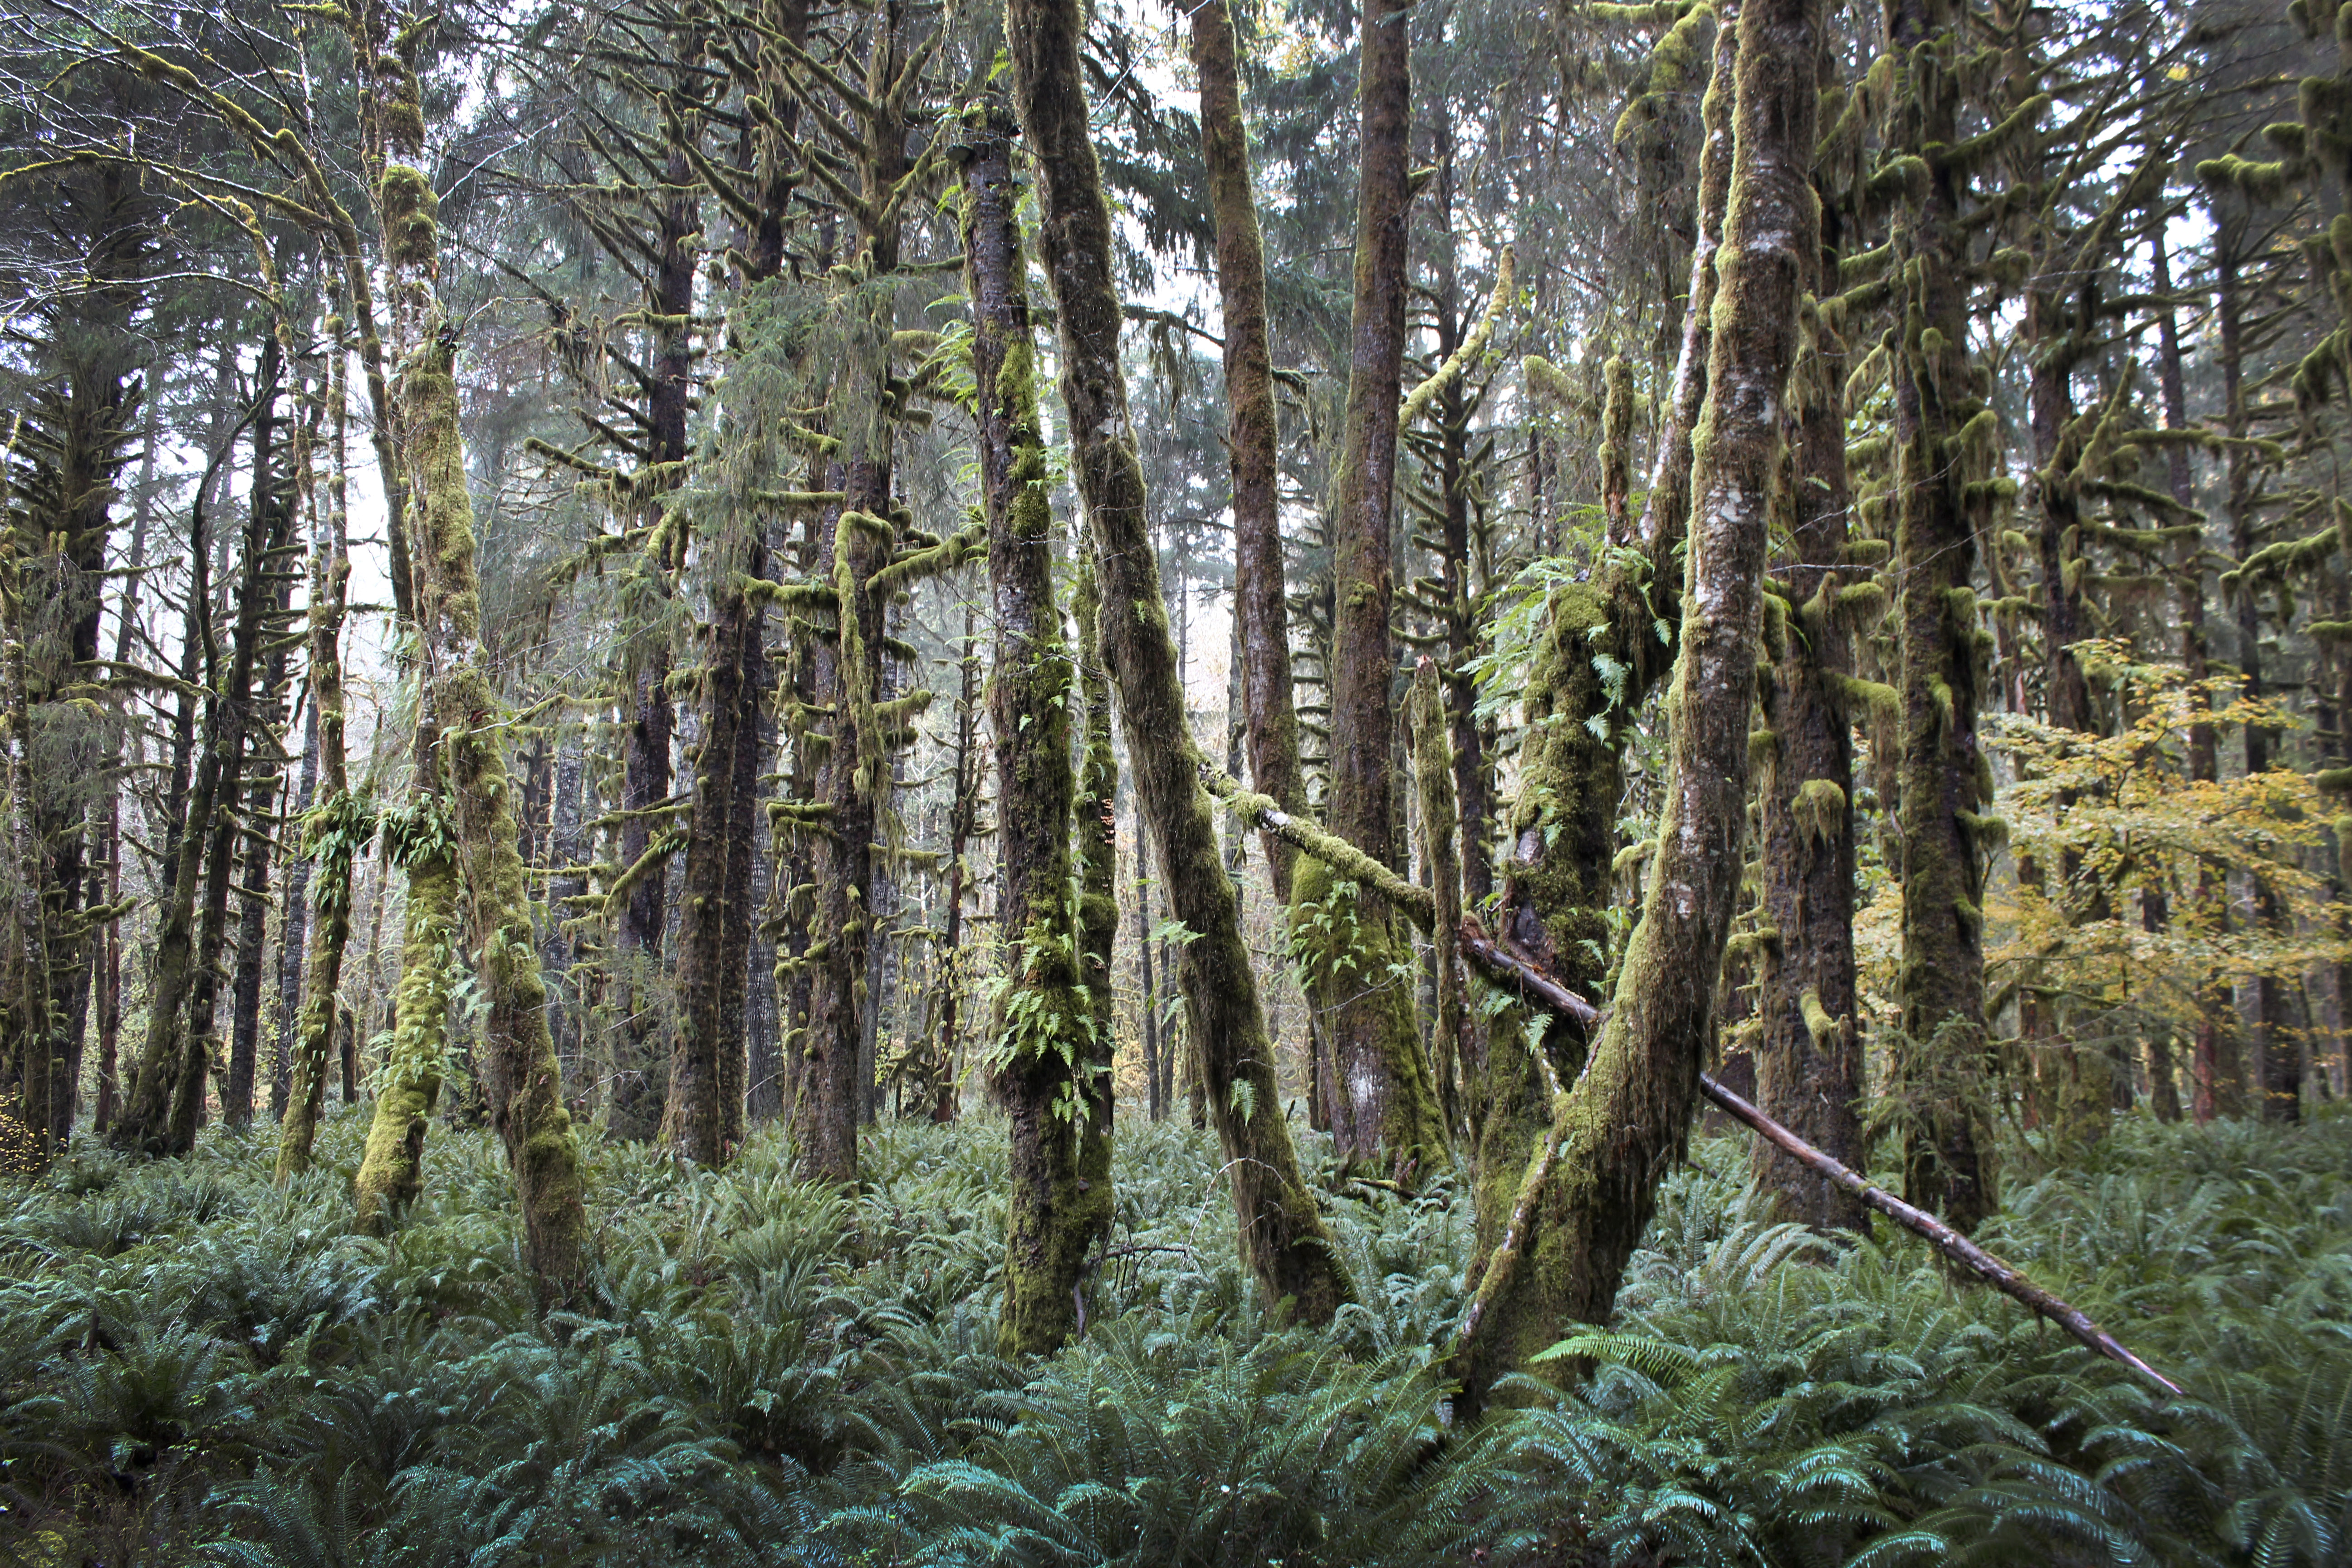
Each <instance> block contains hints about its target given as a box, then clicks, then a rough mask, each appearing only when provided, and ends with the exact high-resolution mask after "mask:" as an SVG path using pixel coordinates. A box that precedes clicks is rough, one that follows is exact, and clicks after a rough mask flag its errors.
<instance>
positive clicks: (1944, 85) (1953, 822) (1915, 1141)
mask: <svg viewBox="0 0 2352 1568" xmlns="http://www.w3.org/2000/svg"><path fill="white" fill-rule="evenodd" d="M1887 29H1888V44H1889V46H1890V47H1892V48H1893V49H1894V50H1895V54H1896V55H1897V57H1898V58H1913V57H1915V56H1916V58H1919V59H1920V60H1921V61H1922V64H1921V65H1920V66H1918V67H1917V68H1915V69H1914V71H1913V72H1912V73H1911V77H1910V86H1909V88H1908V89H1907V90H1906V93H1905V95H1904V97H1903V100H1902V104H1901V107H1900V108H1899V109H1898V110H1897V124H1898V130H1897V135H1898V139H1899V141H1900V144H1901V146H1902V147H1903V149H1904V150H1905V151H1906V153H1912V154H1915V155H1917V156H1921V157H1925V158H1927V161H1928V162H1927V176H1926V179H1925V182H1924V185H1925V188H1924V192H1923V194H1922V195H1920V196H1919V198H1918V199H1917V200H1916V201H1914V202H1912V203H1909V204H1906V205H1903V206H1901V207H1899V208H1898V209H1897V210H1896V213H1895V222H1894V260H1893V263H1892V265H1893V266H1894V267H1895V268H1896V269H1897V275H1898V276H1899V277H1901V278H1903V279H1906V282H1905V283H1904V285H1903V287H1901V288H1900V289H1898V290H1897V299H1896V310H1897V311H1898V312H1899V313H1900V317H1899V319H1903V320H1905V321H1907V325H1906V327H1905V329H1904V333H1903V339H1902V342H1900V344H1899V346H1898V352H1897V353H1896V354H1895V365H1894V379H1895V454H1896V460H1895V488H1896V492H1897V493H1896V502H1895V511H1896V519H1897V521H1896V540H1895V558H1896V562H1897V572H1898V574H1899V579H1900V582H1901V584H1902V586H1901V593H1900V595H1899V597H1898V599H1897V603H1896V606H1895V615H1896V618H1897V623H1898V626H1899V631H1900V637H1901V647H1902V683H1901V686H1902V702H1903V731H1902V732H1903V742H1902V764H1901V766H1902V784H1901V790H1902V805H1901V821H1902V832H1903V846H1902V871H1903V959H1902V965H1901V969H1900V971H1899V974H1898V978H1897V981H1896V990H1897V993H1898V996H1899V999H1900V1000H1901V1003H1902V1005H1903V1034H1904V1042H1903V1049H1902V1056H1903V1058H1904V1059H1903V1060H1902V1061H1900V1062H1899V1063H1898V1064H1897V1069H1896V1071H1897V1076H1898V1080H1899V1082H1900V1085H1901V1092H1902V1093H1903V1094H1904V1095H1905V1097H1906V1110H1907V1114H1908V1117H1909V1121H1910V1125H1909V1127H1908V1129H1907V1130H1906V1136H1905V1140H1904V1142H1905V1151H1904V1193H1905V1196H1906V1198H1908V1199H1909V1200H1910V1201H1911V1202H1912V1203H1913V1204H1915V1205H1917V1206H1919V1207H1921V1208H1926V1209H1930V1210H1933V1211H1935V1212H1937V1213H1939V1214H1941V1215H1943V1216H1944V1218H1945V1219H1946V1220H1948V1222H1950V1224H1951V1225H1952V1226H1954V1227H1955V1228H1957V1229H1959V1230H1961V1231H1969V1230H1972V1229H1974V1228H1975V1226H1977V1224H1978V1222H1979V1221H1980V1220H1982V1219H1983V1218H1984V1217H1985V1216H1986V1215H1989V1214H1990V1213H1991V1212H1992V1210H1993V1208H1994V1206H1995V1205H1996V1202H1997V1199H1996V1197H1995V1194H1994V1187H1993V1170H1992V1163H1991V1162H1992V1150H1991V1148H1990V1136H1989V1134H1988V1131H1987V1130H1988V1128H1989V1127H1990V1104H1989V1101H1988V1095H1989V1093H1990V1090H1989V1088H1988V1085H1987V1082H1986V1060H1985V1058H1986V1050H1987V1041H1986V1037H1985V1018H1984V930H1983V921H1984V916H1983V913H1982V909H1981V906H1982V903H1983V899H1984V889H1983V880H1984V879H1983V868H1982V865H1981V863H1980V862H1979V858H1978V855H1977V829H1976V827H1975V826H1974V824H1975V822H1976V814H1977V812H1978V810H1979V808H1980V807H1981V806H1982V805H1984V804H1985V795H1986V794H1987V793H1988V792H1987V791H1986V790H1985V789H1983V788H1982V787H1981V786H1980V784H1979V773H1980V772H1981V771H1983V770H1984V768H1985V763H1984V761H1983V759H1982V758H1981V757H1980V755H1979V752H1978V749H1977V732H1976V715H1977V699H1978V684H1979V679H1980V677H1981V671H1980V668H1979V659H1978V656H1977V647H1976V636H1977V626H1976V622H1977V616H1976V601H1975V595H1974V594H1973V593H1972V592H1971V590H1970V588H1969V576H1970V573H1971V571H1972V570H1973V568H1974V566H1975V563H1976V534H1975V530H1974V529H1973V528H1972V527H1971V526H1970V523H1969V518H1968V516H1967V515H1966V514H1965V513H1964V512H1963V510H1961V506H1960V496H1959V490H1960V486H1961V481H1960V479H1959V478H1958V474H1957V473H1956V472H1955V469H1956V467H1957V466H1958V463H1959V461H1960V459H1959V458H1958V455H1957V453H1956V447H1955V446H1954V441H1955V437H1958V436H1959V435H1960V432H1961V429H1962V427H1963V426H1968V425H1969V423H1970V421H1971V419H1972V418H1973V416H1976V415H1977V413H1978V412H1979V405H1977V404H1976V403H1975V402H1973V401H1972V400H1971V398H1970V395H1969V390H1968V389H1969V384H1970V375H1969V353H1968V338H1967V313H1968V282H1967V273H1966V262H1967V245H1968V237H1967V234H1966V232H1965V231H1964V230H1963V229H1962V228H1961V227H1960V223H1959V216H1960V215H1959V205H1958V203H1959V183H1960V181H1961V179H1962V177H1963V176H1962V174H1961V173H1960V171H1959V170H1958V168H1956V167H1954V166H1953V165H1952V164H1951V163H1948V162H1947V161H1945V160H1944V159H1943V157H1942V154H1941V149H1942V148H1944V147H1946V146H1948V145H1950V144H1952V143H1953V142H1957V141H1958V129H1957V127H1958V115H1959V108H1960V104H1959V96H1960V89H1959V83H1958V79H1957V78H1956V77H1954V76H1953V75H1952V70H1951V59H1950V57H1951V55H1952V54H1953V52H1954V51H1956V50H1957V49H1958V47H1959V38H1958V24H1957V23H1956V21H1955V20H1954V19H1953V16H1952V12H1951V9H1950V7H1949V6H1948V5H1947V4H1946V0H1901V3H1900V4H1899V5H1895V6H1894V7H1892V8H1890V9H1889V11H1888V13H1887ZM1988 776H1989V775H1988Z"/></svg>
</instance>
